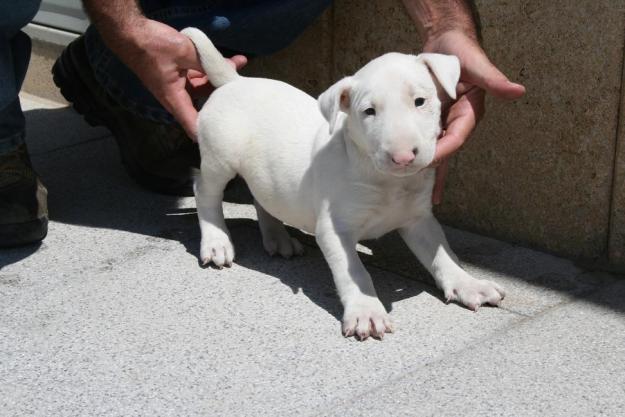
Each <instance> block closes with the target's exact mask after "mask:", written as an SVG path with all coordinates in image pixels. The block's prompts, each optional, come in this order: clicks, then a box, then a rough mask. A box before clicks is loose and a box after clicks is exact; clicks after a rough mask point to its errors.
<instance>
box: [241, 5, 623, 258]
mask: <svg viewBox="0 0 625 417" xmlns="http://www.w3.org/2000/svg"><path fill="white" fill-rule="evenodd" d="M477 3H478V6H479V10H480V14H481V18H482V25H483V36H484V46H485V49H486V50H487V51H488V54H489V56H490V57H491V59H492V60H493V61H494V62H495V63H496V64H497V65H498V66H499V68H500V69H501V70H502V71H504V72H505V73H506V74H507V75H508V76H509V77H510V78H511V79H513V80H515V81H518V82H521V83H523V84H524V85H525V86H526V87H527V91H528V93H527V95H526V96H525V97H524V98H522V99H521V100H518V101H516V102H505V101H500V100H494V99H490V98H489V99H488V101H487V115H486V117H485V119H484V120H483V121H482V122H481V124H480V126H479V127H478V129H477V131H476V132H475V134H474V136H473V137H472V139H471V140H470V141H469V142H468V143H467V144H466V146H465V147H464V148H463V149H462V151H461V152H460V153H458V154H457V156H455V157H454V159H453V160H452V162H451V170H450V175H449V180H448V183H447V188H446V193H445V198H444V201H443V204H442V205H441V206H440V207H439V208H438V209H437V214H438V216H439V218H441V219H442V220H443V221H444V222H446V223H448V224H452V225H456V226H459V227H462V228H465V229H469V230H473V231H477V232H480V233H483V234H487V235H491V236H495V237H499V238H503V239H505V240H509V241H513V242H519V243H522V244H527V245H531V246H535V247H539V248H542V249H546V250H549V251H553V252H556V253H559V254H562V255H565V256H570V257H573V258H578V259H584V260H598V259H602V260H607V258H608V256H610V259H611V261H612V262H613V263H620V264H621V265H625V144H623V142H624V141H625V117H623V116H621V117H620V122H619V109H621V108H623V109H624V110H625V106H621V100H622V93H621V85H622V83H623V79H622V68H623V47H624V43H625V2H623V1H609V0H601V1H595V0H584V1H580V2H570V1H565V0H554V1H549V2H546V1H532V0H524V1H504V0H497V1H492V0H491V1H487V0H482V1H478V2H477ZM419 50H420V40H419V38H418V36H417V33H416V31H415V29H414V25H413V23H412V22H411V21H410V19H409V18H408V16H407V15H406V13H405V12H404V10H403V6H402V4H401V2H400V1H399V0H374V1H368V2H362V1H357V0H337V1H336V3H335V5H334V7H333V9H332V10H329V11H328V12H327V13H326V14H325V15H324V16H323V17H322V18H321V19H320V20H319V21H318V23H317V24H316V25H315V26H314V27H312V28H310V29H309V30H308V31H307V32H306V34H305V35H304V36H302V38H301V39H299V40H298V41H297V42H296V43H295V44H294V45H292V46H291V47H290V48H288V50H286V51H283V52H281V53H280V54H278V55H276V56H274V57H269V58H264V59H261V60H259V61H257V62H254V63H252V65H251V66H250V68H249V69H248V72H249V73H252V74H264V75H265V76H276V77H279V78H281V79H286V80H289V81H290V82H292V83H294V84H295V85H297V86H299V87H301V88H303V89H304V90H307V91H309V92H311V93H312V94H318V93H319V92H321V91H323V89H324V87H327V86H329V85H330V84H331V83H332V81H333V80H337V79H338V78H340V77H341V76H343V75H346V74H350V73H353V72H354V71H355V70H357V69H358V68H359V67H360V66H361V65H363V64H364V63H366V62H367V61H368V60H370V59H371V58H374V57H376V56H378V55H380V54H382V53H384V52H388V51H400V52H412V53H418V52H419ZM618 126H620V129H617V127H618ZM617 134H618V140H619V141H620V143H619V146H618V157H617V158H616V159H615V157H616V150H617Z"/></svg>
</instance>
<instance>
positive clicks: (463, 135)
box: [433, 88, 484, 165]
mask: <svg viewBox="0 0 625 417" xmlns="http://www.w3.org/2000/svg"><path fill="white" fill-rule="evenodd" d="M483 114H484V91H483V90H482V89H479V88H473V89H472V90H470V91H468V92H467V93H466V94H464V95H463V96H461V97H460V98H459V99H458V101H456V102H455V103H454V104H452V105H451V107H450V108H449V111H448V113H447V116H446V117H445V118H444V122H445V128H446V133H445V136H443V137H442V138H440V139H439V141H438V142H437V143H436V152H435V153H434V161H433V165H436V164H439V163H440V162H441V161H443V160H445V159H447V158H448V157H449V156H450V155H452V154H453V153H454V152H456V151H457V150H458V148H460V147H461V146H462V145H463V144H464V142H466V140H467V139H468V137H469V135H470V134H471V132H473V129H475V126H476V125H477V122H478V120H479V119H480V118H481V117H482V115H483Z"/></svg>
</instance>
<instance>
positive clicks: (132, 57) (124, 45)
mask: <svg viewBox="0 0 625 417" xmlns="http://www.w3.org/2000/svg"><path fill="white" fill-rule="evenodd" d="M83 4H84V6H85V9H86V11H87V14H88V15H89V17H90V18H91V21H92V22H93V24H94V25H95V27H96V28H97V29H98V32H99V33H100V35H101V36H102V39H103V40H104V43H105V44H106V45H107V46H108V47H109V48H110V49H111V51H113V53H114V54H115V55H116V56H117V57H118V58H119V59H120V60H121V61H122V62H123V63H124V64H126V65H127V66H128V68H130V69H131V70H132V71H133V72H134V73H135V74H136V75H137V77H138V78H139V79H140V80H141V82H142V83H143V84H144V85H145V87H146V88H147V89H148V90H149V91H150V92H151V93H152V94H153V95H154V97H156V99H157V100H158V101H159V102H160V103H161V104H162V105H163V107H164V108H165V109H166V110H167V111H169V112H170V113H171V114H172V115H173V116H174V118H175V119H176V120H177V121H178V122H179V123H180V124H181V125H182V127H183V128H184V129H185V131H186V132H187V134H188V135H189V137H191V138H192V139H195V138H196V136H197V132H196V121H197V111H196V109H195V107H194V106H193V102H192V99H191V97H190V95H189V92H188V91H187V89H186V87H187V73H188V71H189V70H195V71H201V66H200V62H199V60H198V57H197V53H196V51H195V47H194V46H193V43H192V42H191V41H190V40H189V38H187V37H186V36H184V35H182V34H180V33H179V32H178V31H177V30H175V29H173V28H171V27H169V26H167V25H165V24H163V23H160V22H157V21H155V20H151V19H148V18H147V17H145V16H144V15H143V13H142V11H141V9H140V7H139V4H138V2H137V0H107V1H101V0H83ZM232 62H233V64H234V65H235V66H236V67H237V68H238V67H241V66H243V65H245V62H246V59H245V57H243V56H236V57H233V58H232ZM196 77H197V75H196ZM201 84H202V83H201V82H198V81H197V78H196V79H195V82H193V83H192V85H193V86H198V85H201Z"/></svg>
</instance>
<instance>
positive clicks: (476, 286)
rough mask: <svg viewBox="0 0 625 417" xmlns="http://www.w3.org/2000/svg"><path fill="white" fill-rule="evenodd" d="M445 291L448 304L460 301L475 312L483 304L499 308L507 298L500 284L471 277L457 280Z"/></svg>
mask: <svg viewBox="0 0 625 417" xmlns="http://www.w3.org/2000/svg"><path fill="white" fill-rule="evenodd" d="M444 291H445V298H446V299H447V302H450V301H458V302H459V303H462V304H464V305H465V306H467V307H468V308H469V309H470V310H473V311H477V309H478V308H479V307H480V306H481V305H483V304H490V305H492V306H499V303H501V300H503V299H504V297H505V296H506V292H505V291H504V289H503V288H502V287H501V286H500V285H499V284H496V283H494V282H492V281H488V280H481V279H475V278H472V277H470V276H468V277H466V278H462V279H458V280H456V281H455V282H454V283H453V284H452V285H449V286H448V287H447V288H445V289H444Z"/></svg>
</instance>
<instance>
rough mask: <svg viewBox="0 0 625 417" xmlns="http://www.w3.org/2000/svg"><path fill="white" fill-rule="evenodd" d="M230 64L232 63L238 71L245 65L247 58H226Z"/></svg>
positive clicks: (243, 56) (238, 56)
mask: <svg viewBox="0 0 625 417" xmlns="http://www.w3.org/2000/svg"><path fill="white" fill-rule="evenodd" d="M228 59H229V60H230V62H232V63H234V67H235V68H236V69H237V70H240V69H241V68H243V67H244V66H245V65H247V57H246V56H245V55H235V56H233V57H230V58H228Z"/></svg>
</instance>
